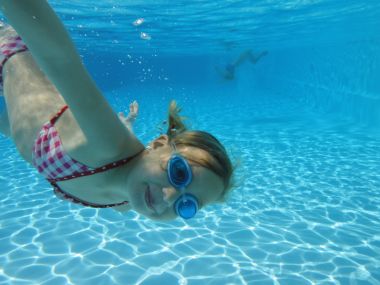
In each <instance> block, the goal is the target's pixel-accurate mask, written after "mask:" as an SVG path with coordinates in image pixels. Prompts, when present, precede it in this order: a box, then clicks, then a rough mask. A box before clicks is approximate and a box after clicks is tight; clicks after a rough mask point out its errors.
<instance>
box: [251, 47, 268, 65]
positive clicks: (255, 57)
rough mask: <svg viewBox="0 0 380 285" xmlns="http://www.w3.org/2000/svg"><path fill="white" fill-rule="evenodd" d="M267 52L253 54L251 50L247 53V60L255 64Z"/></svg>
mask: <svg viewBox="0 0 380 285" xmlns="http://www.w3.org/2000/svg"><path fill="white" fill-rule="evenodd" d="M267 54H268V51H266V50H265V51H262V52H260V53H257V54H253V52H250V53H249V60H250V61H251V63H253V64H256V63H257V62H258V61H259V60H260V59H261V58H262V57H263V56H266V55H267Z"/></svg>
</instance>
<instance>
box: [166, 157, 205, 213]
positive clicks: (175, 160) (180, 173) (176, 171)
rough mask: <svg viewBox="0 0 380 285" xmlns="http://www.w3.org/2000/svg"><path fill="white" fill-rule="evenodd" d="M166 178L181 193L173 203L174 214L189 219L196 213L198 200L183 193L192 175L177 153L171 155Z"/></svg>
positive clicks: (185, 161)
mask: <svg viewBox="0 0 380 285" xmlns="http://www.w3.org/2000/svg"><path fill="white" fill-rule="evenodd" d="M167 172H168V178H169V182H170V184H171V185H172V186H173V187H174V188H175V189H176V190H177V191H180V192H181V196H179V197H178V199H177V200H176V201H175V202H174V211H175V213H176V214H177V215H178V216H180V217H181V218H183V219H186V220H187V219H190V218H192V217H194V216H195V214H196V213H197V211H198V208H199V203H198V199H197V198H196V197H195V196H194V195H191V194H189V193H185V188H186V187H187V186H188V185H189V184H190V183H191V181H192V179H193V174H192V171H191V167H190V165H189V163H188V162H187V160H186V159H185V158H184V157H182V156H181V155H179V154H178V153H175V154H173V155H172V156H171V157H170V159H169V161H168V168H167Z"/></svg>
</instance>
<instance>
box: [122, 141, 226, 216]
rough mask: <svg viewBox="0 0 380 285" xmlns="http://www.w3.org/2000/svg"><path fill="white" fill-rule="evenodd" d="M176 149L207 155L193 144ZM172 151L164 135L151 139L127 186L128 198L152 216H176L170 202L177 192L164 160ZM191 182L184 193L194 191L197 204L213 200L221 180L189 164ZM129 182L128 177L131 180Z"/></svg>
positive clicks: (204, 203) (136, 209)
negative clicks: (148, 149) (158, 138)
mask: <svg viewBox="0 0 380 285" xmlns="http://www.w3.org/2000/svg"><path fill="white" fill-rule="evenodd" d="M179 151H180V153H182V154H186V152H191V153H192V155H196V156H197V157H202V156H207V153H206V152H205V151H203V150H201V149H198V148H194V147H185V148H181V149H179ZM172 154H173V149H172V147H171V146H170V145H169V144H167V141H166V139H164V140H162V141H155V142H153V143H152V148H151V150H150V151H149V152H148V153H147V154H146V155H145V156H144V157H143V158H142V160H141V163H140V164H139V165H136V167H135V169H134V170H133V173H131V175H132V176H133V179H132V180H133V185H130V187H129V189H130V191H129V202H130V205H131V206H132V208H133V209H134V210H135V211H137V212H138V213H140V214H142V215H144V216H146V217H148V218H151V219H154V220H170V219H175V218H176V217H177V215H176V213H175V211H174V202H175V201H176V200H177V199H178V197H179V196H180V195H181V194H180V192H179V191H178V190H176V189H175V188H174V187H173V186H172V185H171V184H170V182H169V179H168V174H167V163H168V160H169V159H170V157H171V155H172ZM189 164H190V166H191V170H192V174H193V178H192V181H191V183H190V184H189V185H188V186H187V187H186V189H185V193H189V194H192V195H194V196H195V197H196V198H197V200H198V202H199V208H202V207H203V206H205V205H207V204H209V203H211V202H214V201H216V200H217V199H218V198H219V197H220V196H221V193H222V191H223V182H222V179H220V178H219V177H218V176H217V175H216V174H214V173H213V172H212V171H211V170H209V169H207V168H204V167H201V166H195V165H192V164H191V162H189ZM131 182H132V181H131Z"/></svg>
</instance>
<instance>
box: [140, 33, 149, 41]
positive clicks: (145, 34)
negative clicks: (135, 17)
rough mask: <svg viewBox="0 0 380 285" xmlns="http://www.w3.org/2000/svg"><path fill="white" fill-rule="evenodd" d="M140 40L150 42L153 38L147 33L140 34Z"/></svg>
mask: <svg viewBox="0 0 380 285" xmlns="http://www.w3.org/2000/svg"><path fill="white" fill-rule="evenodd" d="M140 38H142V39H143V40H148V41H149V40H150V39H151V38H152V37H151V36H150V35H149V34H147V33H144V32H141V33H140Z"/></svg>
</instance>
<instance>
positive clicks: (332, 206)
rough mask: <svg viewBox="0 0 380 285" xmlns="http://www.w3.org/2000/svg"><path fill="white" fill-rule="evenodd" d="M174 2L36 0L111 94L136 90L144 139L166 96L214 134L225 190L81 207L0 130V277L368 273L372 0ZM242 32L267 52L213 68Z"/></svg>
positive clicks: (122, 100)
mask: <svg viewBox="0 0 380 285" xmlns="http://www.w3.org/2000/svg"><path fill="white" fill-rule="evenodd" d="M131 2H132V1H131ZM174 2H175V3H173V2H169V1H163V0H159V1H133V3H126V1H111V0H110V1H101V3H93V2H90V1H49V3H51V5H52V6H53V7H54V8H55V9H56V11H57V12H58V14H59V15H60V17H61V18H62V19H63V20H64V23H65V25H66V26H67V27H68V30H69V32H70V34H71V35H72V37H73V39H74V41H75V43H76V45H77V47H78V50H79V51H80V53H81V55H82V56H83V60H84V62H85V64H86V65H87V66H88V68H89V70H90V72H91V74H92V76H93V77H94V78H95V80H96V81H97V83H98V85H99V86H100V88H101V89H102V90H103V91H104V93H105V95H106V96H107V98H108V100H109V102H110V103H111V104H112V106H113V107H114V109H115V110H116V111H123V110H126V109H127V108H128V104H129V102H131V101H132V100H135V99H136V100H137V101H138V102H139V103H140V114H139V118H138V120H137V122H136V125H135V131H136V133H137V135H138V136H139V137H140V138H141V140H142V141H143V142H145V143H147V142H149V141H150V140H151V139H153V138H154V137H155V136H157V135H158V134H159V129H158V127H157V126H158V125H159V124H160V122H162V121H163V120H165V119H166V118H165V115H166V109H167V105H168V103H169V101H170V99H176V100H177V101H178V102H179V104H180V105H181V106H182V107H183V113H184V115H186V116H187V117H189V120H188V124H189V125H190V126H191V127H192V128H193V129H203V130H206V131H210V132H212V133H213V134H215V136H217V137H218V138H219V139H220V140H221V141H222V142H223V143H224V144H225V145H226V147H227V148H228V150H229V152H230V154H231V156H232V157H233V160H234V162H235V163H236V164H237V170H236V184H237V187H236V188H235V189H234V191H233V192H232V194H231V196H230V198H229V200H228V202H227V203H225V204H217V205H210V206H208V207H206V209H205V210H204V211H202V212H201V213H200V214H199V216H198V217H197V218H196V219H193V220H189V221H187V222H184V221H182V220H176V221H173V222H169V223H161V222H154V221H150V220H148V219H146V218H144V217H142V216H140V215H138V214H137V213H135V212H128V213H126V214H120V213H116V212H113V211H112V210H94V209H87V208H82V207H79V206H76V205H72V204H69V203H67V202H63V201H61V200H58V199H57V198H56V197H55V196H54V195H53V194H52V191H51V188H50V186H49V184H48V183H47V182H46V181H45V180H44V179H43V178H42V177H40V176H39V175H38V174H37V172H36V171H35V170H34V169H33V168H32V167H31V166H29V165H27V164H26V163H25V162H24V161H23V160H22V159H21V157H20V156H19V155H18V153H17V151H16V149H15V147H14V145H13V144H12V142H11V141H10V140H9V139H7V138H5V137H3V136H1V135H0V163H1V164H0V207H1V211H0V284H28V285H29V284H52V285H53V284H54V285H59V284H76V285H77V284H91V285H93V284H97V285H98V284H107V285H108V284H143V285H149V284H170V285H171V284H181V285H185V284H186V285H187V284H188V285H194V284H202V285H203V284H217V285H227V284H234V285H235V284H255V285H256V284H291V285H293V284H294V285H298V284H350V285H351V284H380V175H379V173H380V80H379V74H380V36H379V35H378V27H380V3H379V2H378V1H366V2H363V3H361V2H358V1H351V0H350V1H345V2H344V5H343V4H342V3H341V2H338V1H336V0H335V1H323V0H319V1H318V0H316V1H311V0H310V1H296V0H293V1H290V0H287V1H269V0H267V1H234V0H230V1H219V2H220V3H218V1H216V2H215V1H214V2H212V1H209V2H207V1H204V0H197V1H191V2H190V1H188V2H189V3H187V2H183V1H174ZM139 18H144V20H145V22H144V23H142V24H141V25H139V26H134V25H133V22H134V21H135V20H137V19H139ZM142 33H143V34H142ZM248 48H251V49H253V50H255V51H261V50H267V51H268V55H267V56H266V57H264V58H262V59H261V60H260V61H259V62H258V63H257V64H256V65H252V64H250V63H244V64H243V65H241V66H240V67H239V68H238V69H237V70H236V78H235V80H233V81H226V80H223V79H222V78H221V77H220V76H219V75H218V74H217V73H216V72H215V66H223V65H225V64H227V63H229V62H231V61H232V60H234V59H236V58H237V56H238V55H239V53H240V52H242V51H243V50H246V49H248Z"/></svg>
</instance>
